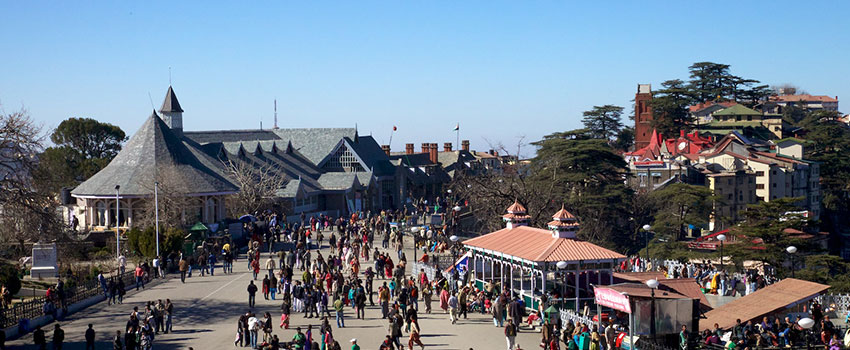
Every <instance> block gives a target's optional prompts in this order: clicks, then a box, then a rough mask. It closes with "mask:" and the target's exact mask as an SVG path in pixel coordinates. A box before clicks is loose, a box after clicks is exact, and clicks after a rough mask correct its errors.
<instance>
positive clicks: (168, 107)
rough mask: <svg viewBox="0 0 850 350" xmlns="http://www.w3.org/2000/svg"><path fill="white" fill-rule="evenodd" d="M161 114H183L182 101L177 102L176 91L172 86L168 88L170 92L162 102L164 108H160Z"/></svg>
mask: <svg viewBox="0 0 850 350" xmlns="http://www.w3.org/2000/svg"><path fill="white" fill-rule="evenodd" d="M159 112H160V113H169V112H180V113H182V112H183V108H180V101H177V95H175V94H174V89H172V88H171V85H169V86H168V91H167V92H166V93H165V100H163V101H162V107H160V108H159Z"/></svg>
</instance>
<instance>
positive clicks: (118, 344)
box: [112, 331, 124, 350]
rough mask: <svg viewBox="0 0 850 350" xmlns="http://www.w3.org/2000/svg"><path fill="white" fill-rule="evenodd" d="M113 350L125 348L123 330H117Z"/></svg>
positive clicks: (113, 339)
mask: <svg viewBox="0 0 850 350" xmlns="http://www.w3.org/2000/svg"><path fill="white" fill-rule="evenodd" d="M112 350H124V339H122V337H121V331H115V337H114V338H112Z"/></svg>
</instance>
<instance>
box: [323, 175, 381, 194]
mask: <svg viewBox="0 0 850 350" xmlns="http://www.w3.org/2000/svg"><path fill="white" fill-rule="evenodd" d="M358 174H362V173H342V172H339V173H324V174H322V175H321V176H319V184H320V185H321V186H322V189H323V190H327V191H347V190H351V189H356V188H359V187H360V186H365V185H368V184H369V183H368V182H366V183H363V181H367V179H368V177H365V178H361V177H359V176H358ZM369 176H371V174H369ZM361 180H362V181H361Z"/></svg>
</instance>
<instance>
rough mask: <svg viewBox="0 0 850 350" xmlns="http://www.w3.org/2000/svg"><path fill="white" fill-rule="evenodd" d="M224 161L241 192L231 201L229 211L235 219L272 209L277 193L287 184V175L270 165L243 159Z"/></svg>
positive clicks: (226, 168)
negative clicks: (242, 215)
mask: <svg viewBox="0 0 850 350" xmlns="http://www.w3.org/2000/svg"><path fill="white" fill-rule="evenodd" d="M222 162H223V163H224V165H225V170H226V171H227V174H228V176H229V177H230V179H231V180H232V181H233V182H234V184H236V186H238V187H239V192H237V193H236V194H234V195H231V196H230V198H228V200H229V202H228V203H229V205H228V206H227V208H228V211H230V214H231V216H233V217H238V216H240V215H241V214H246V213H247V214H254V213H257V212H259V211H261V210H265V209H269V208H271V207H272V205H273V204H274V203H275V200H276V198H277V197H278V196H277V192H278V191H279V190H280V189H282V188H283V187H284V185H286V182H287V178H286V175H284V173H283V171H282V170H281V169H279V168H278V166H276V165H275V164H273V163H271V162H251V161H249V160H242V159H236V160H224V161H222Z"/></svg>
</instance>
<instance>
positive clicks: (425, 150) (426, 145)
mask: <svg viewBox="0 0 850 350" xmlns="http://www.w3.org/2000/svg"><path fill="white" fill-rule="evenodd" d="M430 149H431V144H430V143H423V144H422V153H431V151H430Z"/></svg>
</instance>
